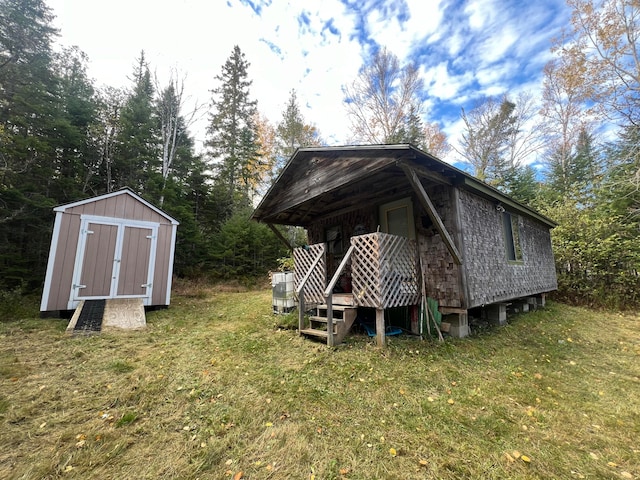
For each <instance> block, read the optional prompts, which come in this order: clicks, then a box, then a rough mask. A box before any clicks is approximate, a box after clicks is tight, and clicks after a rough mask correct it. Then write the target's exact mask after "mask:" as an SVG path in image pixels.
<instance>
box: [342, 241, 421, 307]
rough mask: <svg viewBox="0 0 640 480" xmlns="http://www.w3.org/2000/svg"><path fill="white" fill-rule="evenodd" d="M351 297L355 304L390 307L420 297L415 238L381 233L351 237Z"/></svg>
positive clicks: (413, 302) (406, 303)
mask: <svg viewBox="0 0 640 480" xmlns="http://www.w3.org/2000/svg"><path fill="white" fill-rule="evenodd" d="M351 244H352V245H354V246H355V247H356V248H355V251H354V253H353V260H352V262H351V281H352V288H353V297H354V300H355V302H356V304H357V305H358V306H361V307H374V308H391V307H400V306H405V305H415V304H417V303H418V299H419V282H418V269H417V256H416V252H417V248H416V243H415V241H412V240H409V239H407V238H404V237H399V236H396V235H389V234H386V233H382V232H376V233H370V234H367V235H360V236H357V237H351Z"/></svg>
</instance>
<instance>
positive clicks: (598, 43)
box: [554, 0, 640, 126]
mask: <svg viewBox="0 0 640 480" xmlns="http://www.w3.org/2000/svg"><path fill="white" fill-rule="evenodd" d="M567 4H568V5H569V7H570V8H571V26H570V28H569V29H568V31H567V32H566V35H564V36H563V37H561V38H560V39H558V40H557V41H556V44H555V47H554V50H555V51H557V52H558V53H559V54H560V56H561V57H562V58H566V59H568V61H567V62H565V63H566V73H565V74H566V75H568V76H575V77H577V81H578V82H579V83H577V85H578V86H579V87H580V94H581V95H582V97H583V98H585V99H589V100H591V101H592V102H595V103H594V106H595V109H597V110H599V111H600V112H601V113H603V114H605V115H607V116H608V117H609V118H612V119H622V120H623V122H624V123H629V124H633V125H636V126H638V125H640V47H639V46H640V2H638V0H602V1H594V0H567Z"/></svg>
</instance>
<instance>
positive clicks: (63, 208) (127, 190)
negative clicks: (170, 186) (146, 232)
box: [53, 187, 180, 225]
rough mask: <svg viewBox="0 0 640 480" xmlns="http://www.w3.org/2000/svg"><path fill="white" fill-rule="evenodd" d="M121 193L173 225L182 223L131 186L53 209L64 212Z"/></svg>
mask: <svg viewBox="0 0 640 480" xmlns="http://www.w3.org/2000/svg"><path fill="white" fill-rule="evenodd" d="M119 195H128V196H130V197H132V198H134V199H135V200H137V201H138V202H140V203H142V204H144V205H145V206H146V207H148V208H150V209H151V210H153V211H154V212H156V213H157V214H158V215H161V216H162V217H164V218H166V219H167V220H168V221H169V222H170V223H171V224H172V225H179V224H180V222H178V221H177V220H176V219H175V218H173V217H171V216H170V215H168V214H167V213H166V212H164V211H163V210H161V209H159V208H158V207H156V206H154V205H152V204H151V203H149V202H147V201H146V200H145V199H144V198H142V197H141V196H139V195H137V194H136V193H134V192H133V190H131V189H130V188H129V187H124V188H122V189H120V190H117V191H115V192H111V193H105V194H104V195H98V196H97V197H90V198H85V199H84V200H78V201H77V202H71V203H66V204H64V205H59V206H57V207H55V208H54V209H53V211H54V212H64V211H66V210H67V209H71V208H74V207H79V206H81V205H86V204H88V203H92V202H97V201H99V200H106V199H107V198H112V197H117V196H119Z"/></svg>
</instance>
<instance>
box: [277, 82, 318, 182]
mask: <svg viewBox="0 0 640 480" xmlns="http://www.w3.org/2000/svg"><path fill="white" fill-rule="evenodd" d="M276 137H277V141H278V161H277V163H276V170H277V172H276V174H277V173H278V172H279V171H280V170H281V169H282V167H283V166H284V164H285V163H286V162H287V161H288V160H289V158H290V157H291V156H292V155H293V154H294V153H295V151H296V150H297V149H298V148H301V147H310V146H316V145H320V136H319V133H318V130H317V129H316V127H315V126H313V125H309V124H307V123H306V121H305V119H304V116H303V115H302V112H300V106H299V105H298V97H297V94H296V91H295V90H294V89H292V90H291V91H290V92H289V100H288V101H287V106H286V107H285V109H284V111H283V112H282V119H281V120H280V123H278V126H277V127H276Z"/></svg>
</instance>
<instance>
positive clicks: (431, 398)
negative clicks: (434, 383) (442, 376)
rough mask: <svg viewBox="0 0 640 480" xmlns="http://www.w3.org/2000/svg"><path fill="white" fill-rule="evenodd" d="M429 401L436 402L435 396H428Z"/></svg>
mask: <svg viewBox="0 0 640 480" xmlns="http://www.w3.org/2000/svg"><path fill="white" fill-rule="evenodd" d="M427 401H428V402H434V401H435V398H433V397H427Z"/></svg>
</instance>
